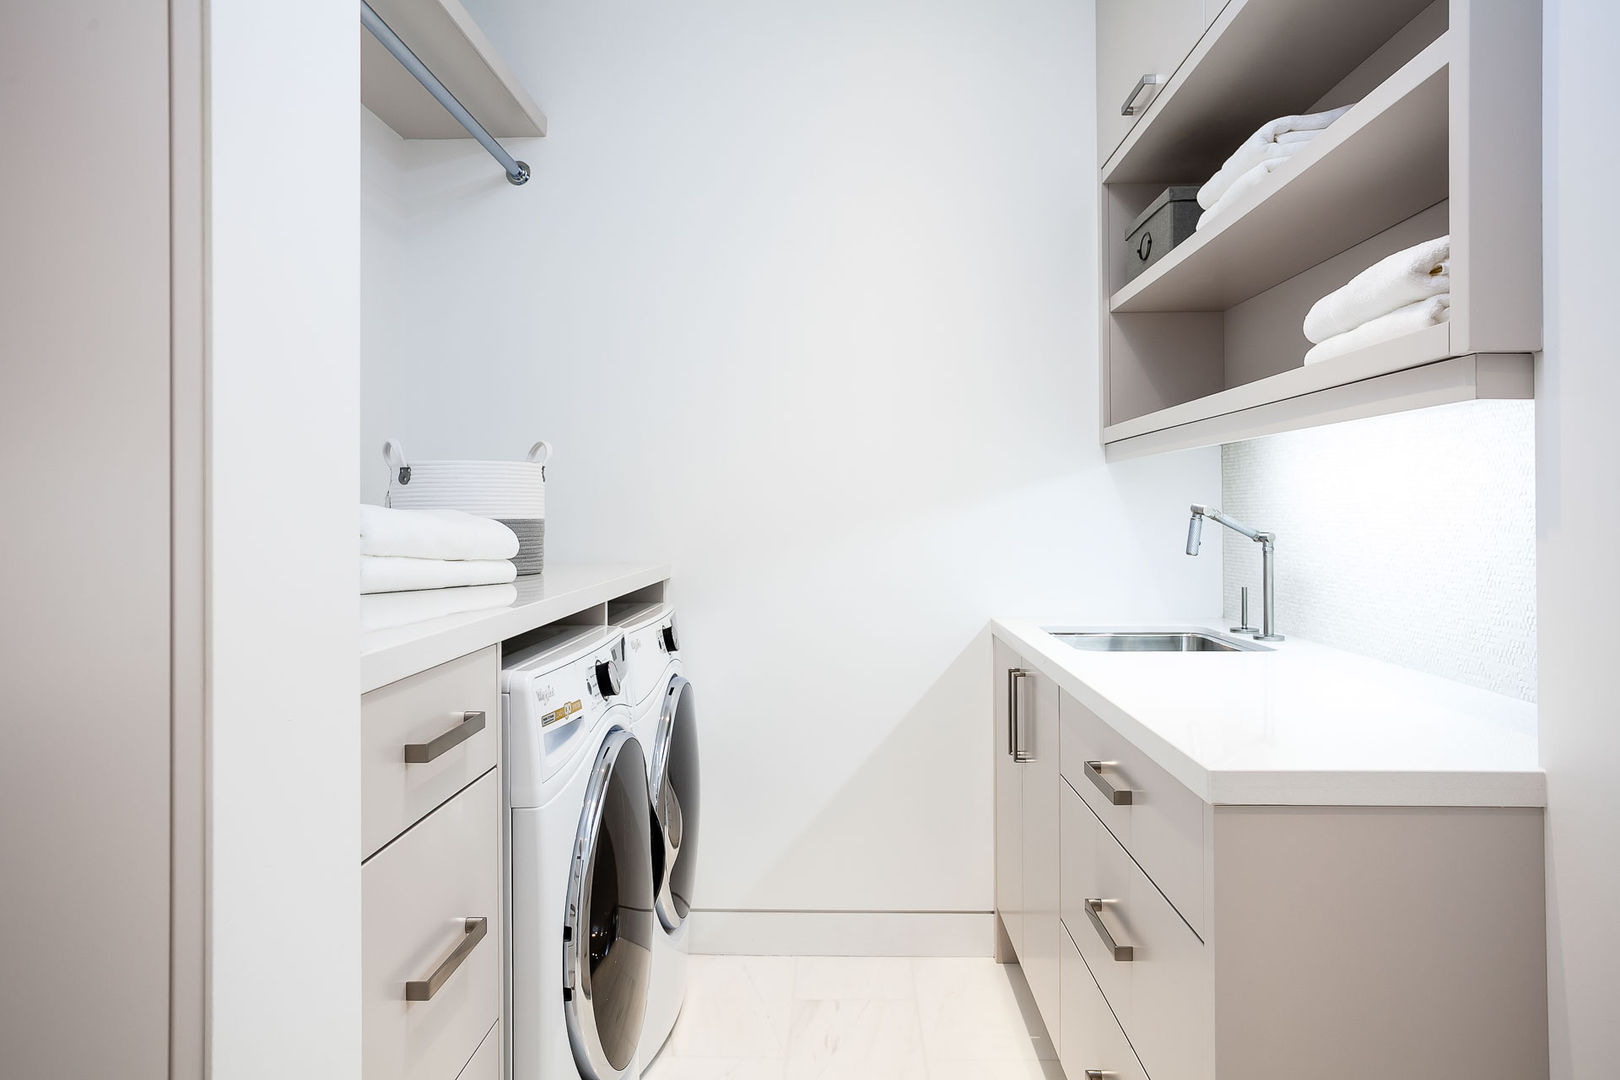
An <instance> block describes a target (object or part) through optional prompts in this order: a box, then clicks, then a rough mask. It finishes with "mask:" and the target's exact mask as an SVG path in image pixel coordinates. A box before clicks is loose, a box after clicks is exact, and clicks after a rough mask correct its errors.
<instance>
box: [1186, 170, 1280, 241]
mask: <svg viewBox="0 0 1620 1080" xmlns="http://www.w3.org/2000/svg"><path fill="white" fill-rule="evenodd" d="M1286 164H1288V158H1287V157H1274V158H1267V159H1266V160H1265V161H1262V162H1261V163H1260V164H1258V165H1256V166H1255V167H1254V168H1252V169H1250V170H1249V171H1248V172H1246V173H1244V174H1243V175H1242V176H1240V177H1238V178H1237V179H1236V180H1235V181H1233V183H1232V186H1231V187H1229V188H1227V189H1226V194H1225V195H1222V196H1221V197H1220V198H1219V199H1217V200H1216V202H1215V205H1214V206H1211V207H1210V208H1209V209H1208V210H1205V211H1204V212H1203V214H1202V215H1200V216H1199V218H1198V224H1196V225H1195V226H1193V228H1194V230H1197V229H1202V228H1203V227H1204V226H1205V225H1208V224H1209V223H1210V222H1212V221H1214V220H1216V219H1217V218H1219V217H1220V216H1221V215H1222V214H1225V213H1227V212H1228V211H1230V210H1231V209H1232V207H1234V206H1236V205H1237V204H1238V203H1240V202H1242V201H1243V197H1244V196H1245V195H1247V194H1248V193H1249V192H1251V191H1253V190H1254V189H1255V188H1257V187H1259V186H1261V185H1262V184H1264V183H1265V182H1266V178H1267V177H1268V176H1270V175H1271V174H1272V173H1274V172H1276V171H1277V170H1278V169H1280V168H1282V167H1283V166H1284V165H1286Z"/></svg>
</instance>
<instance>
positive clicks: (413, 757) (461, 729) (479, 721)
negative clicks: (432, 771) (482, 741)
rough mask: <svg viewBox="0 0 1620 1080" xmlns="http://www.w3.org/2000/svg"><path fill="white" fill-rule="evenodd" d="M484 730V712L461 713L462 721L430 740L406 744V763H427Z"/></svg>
mask: <svg viewBox="0 0 1620 1080" xmlns="http://www.w3.org/2000/svg"><path fill="white" fill-rule="evenodd" d="M483 730H484V714H483V713H481V712H470V713H462V714H461V723H459V724H457V725H456V726H455V727H453V728H451V729H450V730H449V731H447V732H445V733H444V734H443V735H439V736H437V737H436V738H434V739H432V740H430V741H428V742H412V743H406V744H405V764H407V765H426V764H427V763H428V762H430V761H432V760H433V759H434V758H436V757H438V756H439V755H440V754H443V753H444V752H445V751H446V750H449V749H451V748H453V747H457V746H460V745H461V744H462V743H464V742H466V741H467V740H468V739H470V738H472V737H473V736H474V735H476V734H478V733H479V732H480V731H483Z"/></svg>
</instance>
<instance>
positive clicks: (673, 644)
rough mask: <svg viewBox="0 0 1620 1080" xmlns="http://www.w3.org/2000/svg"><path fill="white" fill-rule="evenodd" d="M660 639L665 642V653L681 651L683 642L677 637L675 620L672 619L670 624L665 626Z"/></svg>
mask: <svg viewBox="0 0 1620 1080" xmlns="http://www.w3.org/2000/svg"><path fill="white" fill-rule="evenodd" d="M659 639H660V640H661V641H662V642H663V646H664V651H665V652H675V651H677V650H678V649H680V647H681V641H680V638H678V637H676V636H675V620H674V619H671V620H669V622H667V623H665V624H664V626H663V629H662V630H661V631H660V633H659Z"/></svg>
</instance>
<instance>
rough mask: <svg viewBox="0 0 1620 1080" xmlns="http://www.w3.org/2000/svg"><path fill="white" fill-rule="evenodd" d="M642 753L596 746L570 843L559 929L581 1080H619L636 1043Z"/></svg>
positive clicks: (623, 737)
mask: <svg viewBox="0 0 1620 1080" xmlns="http://www.w3.org/2000/svg"><path fill="white" fill-rule="evenodd" d="M647 800H648V793H647V764H646V759H645V758H644V757H643V756H642V750H641V743H640V742H638V741H637V740H636V738H635V737H634V736H633V735H631V734H630V733H629V732H628V731H625V730H624V729H622V728H615V729H614V730H613V731H612V732H611V733H610V734H609V735H607V737H606V738H604V739H603V741H602V746H601V749H600V750H599V751H598V752H597V756H596V762H595V766H594V768H593V770H592V773H591V780H590V785H589V789H588V790H587V792H586V795H585V809H584V810H583V812H582V813H581V814H580V819H579V831H578V832H577V833H576V834H575V837H574V857H573V859H572V860H571V862H570V867H569V876H568V908H567V912H566V920H565V922H564V927H563V1008H564V1011H565V1013H566V1014H567V1017H568V1040H569V1042H570V1043H571V1044H572V1046H573V1050H574V1061H575V1063H576V1064H577V1065H578V1066H579V1075H580V1077H581V1078H582V1080H616V1078H618V1077H622V1076H624V1075H625V1071H626V1070H627V1069H628V1068H629V1067H630V1064H631V1060H632V1058H633V1057H634V1056H635V1052H636V1044H637V1042H638V1041H639V1040H640V1038H641V1028H642V1021H643V1020H644V1019H645V1017H646V1014H647V990H648V985H649V978H650V971H651V968H652V942H653V935H654V934H655V933H658V927H657V921H656V918H655V916H654V915H653V872H652V857H651V853H652V830H651V828H650V826H649V823H648V814H647Z"/></svg>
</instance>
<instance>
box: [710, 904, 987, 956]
mask: <svg viewBox="0 0 1620 1080" xmlns="http://www.w3.org/2000/svg"><path fill="white" fill-rule="evenodd" d="M691 927H692V928H691V937H690V939H689V940H690V943H691V948H692V951H693V952H695V953H721V954H731V955H740V956H990V955H992V954H993V953H994V951H995V943H996V938H995V933H996V931H995V915H994V914H993V913H991V912H988V911H725V910H717V909H710V910H701V909H700V910H694V911H693V912H692V914H691Z"/></svg>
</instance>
